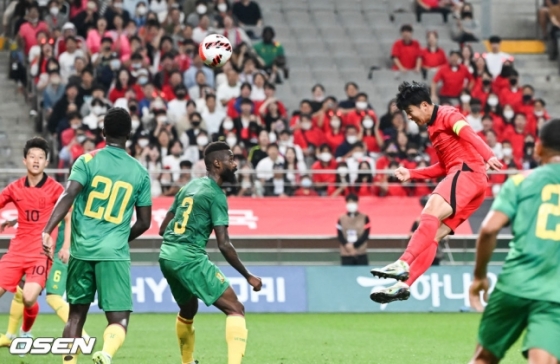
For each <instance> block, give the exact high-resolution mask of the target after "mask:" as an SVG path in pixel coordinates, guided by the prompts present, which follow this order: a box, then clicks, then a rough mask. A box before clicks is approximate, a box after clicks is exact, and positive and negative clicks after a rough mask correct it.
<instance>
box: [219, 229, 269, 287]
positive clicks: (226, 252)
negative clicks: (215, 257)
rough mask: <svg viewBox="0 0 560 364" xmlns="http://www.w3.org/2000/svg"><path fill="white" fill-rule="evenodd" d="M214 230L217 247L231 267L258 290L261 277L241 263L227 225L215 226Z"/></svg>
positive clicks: (260, 284)
mask: <svg viewBox="0 0 560 364" xmlns="http://www.w3.org/2000/svg"><path fill="white" fill-rule="evenodd" d="M214 232H215V233H216V240H217V241H218V248H219V249H220V252H221V253H222V255H223V256H224V258H226V260H227V262H228V263H229V265H231V266H232V267H233V268H235V270H236V271H238V272H239V274H241V275H242V276H243V277H245V279H247V282H249V284H250V285H251V286H252V287H253V289H254V290H255V291H259V290H260V289H261V286H262V282H261V279H260V278H259V277H256V276H254V275H252V274H251V273H250V272H249V271H248V270H247V268H245V266H244V265H243V263H241V260H239V256H237V252H236V251H235V248H234V247H233V245H232V244H231V241H230V240H229V234H228V228H227V226H215V227H214Z"/></svg>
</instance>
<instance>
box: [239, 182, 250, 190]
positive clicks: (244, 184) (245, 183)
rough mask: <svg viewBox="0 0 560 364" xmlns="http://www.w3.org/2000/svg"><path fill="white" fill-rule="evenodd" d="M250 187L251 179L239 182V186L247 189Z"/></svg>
mask: <svg viewBox="0 0 560 364" xmlns="http://www.w3.org/2000/svg"><path fill="white" fill-rule="evenodd" d="M251 187H253V183H251V181H247V180H244V181H242V182H241V188H243V189H245V190H247V189H249V188H251Z"/></svg>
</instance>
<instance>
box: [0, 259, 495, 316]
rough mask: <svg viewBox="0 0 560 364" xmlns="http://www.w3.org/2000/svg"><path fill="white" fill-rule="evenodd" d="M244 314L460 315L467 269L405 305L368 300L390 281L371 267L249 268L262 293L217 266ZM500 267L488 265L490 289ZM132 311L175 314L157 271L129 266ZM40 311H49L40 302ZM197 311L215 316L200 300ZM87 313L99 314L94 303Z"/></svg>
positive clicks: (435, 271)
mask: <svg viewBox="0 0 560 364" xmlns="http://www.w3.org/2000/svg"><path fill="white" fill-rule="evenodd" d="M221 268H222V270H223V272H224V274H225V275H226V276H228V278H229V280H230V282H231V285H232V287H233V289H234V290H235V292H236V293H237V295H238V297H239V300H240V301H241V302H242V303H243V305H244V306H245V310H246V311H247V312H431V311H434V312H459V311H468V310H470V307H469V306H470V305H469V296H468V290H469V285H470V283H471V281H472V270H473V268H472V267H471V266H440V267H432V268H430V269H429V270H428V271H427V272H426V273H425V274H424V275H423V276H421V277H420V278H419V279H418V281H416V283H415V284H414V285H413V286H412V287H411V296H410V298H409V299H408V300H407V301H399V302H393V303H390V304H388V305H387V304H383V305H382V304H378V303H375V302H372V301H371V300H370V299H369V295H370V293H371V292H372V290H374V289H377V288H378V287H385V286H388V285H390V284H392V283H393V281H392V280H382V279H377V278H373V277H372V276H371V274H370V273H369V267H367V266H364V267H335V266H330V267H298V266H255V267H249V268H250V270H251V271H252V272H253V273H254V274H256V275H258V276H260V277H261V278H262V280H263V288H262V290H261V291H260V292H254V291H252V289H251V287H250V286H249V284H248V283H247V282H246V280H245V279H244V278H243V277H241V276H240V275H239V274H238V273H236V272H235V271H234V270H233V269H232V268H231V267H229V266H228V267H221ZM500 269H501V268H500V267H495V266H491V267H489V273H488V276H489V278H490V283H491V288H493V287H494V285H495V283H496V279H497V275H498V273H499V271H500ZM132 297H133V302H134V312H162V313H163V312H176V311H177V304H176V303H175V302H174V300H173V297H172V296H171V291H170V289H169V285H168V284H167V281H166V280H165V278H163V276H162V274H161V272H160V270H159V267H157V266H150V267H140V266H134V267H132ZM10 298H11V296H10V295H6V296H4V297H3V298H1V299H0V313H5V312H9V309H10ZM39 304H40V305H41V313H47V312H49V313H50V312H52V310H51V309H50V307H49V306H48V305H47V303H46V301H45V294H44V293H43V295H42V296H41V297H40V298H39ZM199 311H200V312H217V309H216V308H214V307H206V306H205V305H204V303H202V302H199ZM90 312H100V310H99V307H98V306H97V302H94V303H93V304H92V306H91V309H90Z"/></svg>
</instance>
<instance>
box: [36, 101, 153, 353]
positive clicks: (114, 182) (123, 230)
mask: <svg viewBox="0 0 560 364" xmlns="http://www.w3.org/2000/svg"><path fill="white" fill-rule="evenodd" d="M104 125H105V127H104V129H103V135H104V136H105V138H106V141H107V146H106V147H105V148H103V149H99V150H95V151H93V152H90V153H87V154H84V155H82V156H81V157H79V158H78V159H77V160H76V162H75V163H74V165H73V166H72V172H71V173H70V177H68V180H69V181H68V184H67V186H66V190H65V191H64V193H63V194H62V196H61V197H60V199H59V200H58V203H57V204H56V206H55V208H54V211H53V213H52V216H51V218H50V219H49V221H48V223H47V224H46V226H45V228H44V230H43V249H44V250H45V252H46V253H47V254H49V255H51V256H52V254H53V248H54V246H53V241H52V238H51V236H50V234H51V232H52V231H53V230H54V229H55V227H56V226H57V225H58V224H59V223H60V221H62V219H63V218H64V216H66V214H67V213H68V211H69V210H70V208H71V207H72V205H74V207H73V209H72V239H71V245H70V260H69V262H68V280H67V282H66V292H67V296H68V303H70V314H69V317H68V322H67V323H66V327H65V328H64V332H63V335H62V336H63V337H65V338H76V337H80V336H81V333H82V330H83V327H84V323H85V321H86V317H87V313H88V310H89V306H90V304H91V303H92V302H93V301H94V298H95V293H96V292H97V293H98V301H99V308H101V309H102V310H103V311H105V317H106V318H107V321H108V323H109V325H108V326H107V328H106V329H105V332H104V333H103V341H104V342H103V349H102V351H98V352H96V353H94V354H93V362H94V363H96V364H110V363H111V361H112V358H113V357H114V355H115V353H116V352H117V350H118V349H119V348H120V347H121V346H122V344H123V343H124V340H125V337H126V331H127V327H128V321H129V318H130V312H131V311H132V284H131V281H130V251H129V247H128V243H129V242H131V241H133V240H134V239H136V238H137V237H139V236H140V235H142V234H143V233H144V232H145V231H146V230H148V229H149V227H150V224H151V221H152V198H151V187H150V176H149V174H148V171H147V170H146V168H144V167H143V166H142V165H141V164H140V163H139V162H138V161H137V160H136V159H134V158H133V157H131V156H130V155H128V154H127V152H126V149H125V145H126V141H127V139H128V137H129V136H130V132H131V129H132V124H131V120H130V115H129V114H128V112H127V111H126V110H124V109H122V108H113V109H110V110H109V111H108V112H107V114H106V115H105V119H104ZM134 210H136V222H135V223H134V226H132V228H131V227H130V222H131V219H132V215H133V212H134ZM77 360H78V359H77V356H76V355H67V356H64V357H63V363H66V364H75V363H76V362H77Z"/></svg>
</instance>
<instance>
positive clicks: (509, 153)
mask: <svg viewBox="0 0 560 364" xmlns="http://www.w3.org/2000/svg"><path fill="white" fill-rule="evenodd" d="M501 162H502V165H503V166H504V169H510V168H512V167H514V169H521V165H520V164H519V163H518V162H517V161H516V160H515V157H514V156H513V146H512V145H511V143H510V142H509V141H508V140H504V141H503V142H502V160H501Z"/></svg>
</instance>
